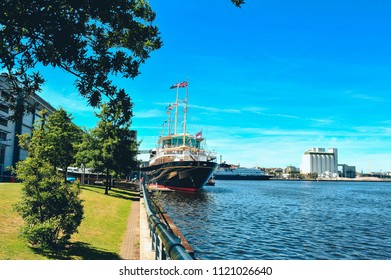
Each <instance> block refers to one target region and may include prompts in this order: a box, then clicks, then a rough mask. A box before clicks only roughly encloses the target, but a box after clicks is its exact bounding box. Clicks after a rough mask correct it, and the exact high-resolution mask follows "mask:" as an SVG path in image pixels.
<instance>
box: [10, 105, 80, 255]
mask: <svg viewBox="0 0 391 280" xmlns="http://www.w3.org/2000/svg"><path fill="white" fill-rule="evenodd" d="M80 137H81V130H80V129H78V128H77V127H76V126H75V125H74V124H73V123H72V122H71V118H70V116H69V115H68V114H67V113H66V112H65V111H64V110H62V109H59V110H58V111H56V112H55V113H53V114H52V115H50V116H49V117H48V118H47V119H46V118H45V112H44V111H43V112H41V115H40V119H39V122H37V123H36V125H35V128H34V131H33V135H32V136H30V135H23V136H21V137H20V142H21V146H22V147H23V148H24V149H26V150H27V151H28V154H29V155H28V157H27V158H26V159H25V160H24V161H20V162H19V163H18V164H17V166H16V174H17V177H18V179H20V180H22V181H23V183H24V187H23V189H22V199H21V201H20V202H19V203H18V204H17V206H16V209H17V211H18V212H19V214H20V215H21V216H22V217H23V219H24V220H25V226H24V227H23V229H22V233H23V235H24V236H25V237H26V238H27V240H28V241H29V242H30V243H31V244H36V245H39V246H41V247H44V248H46V247H48V248H52V247H58V246H61V245H64V243H65V242H66V241H67V240H68V239H69V238H70V236H71V234H72V233H74V232H75V231H76V230H77V227H78V226H79V225H80V223H81V221H82V219H83V205H82V201H81V200H80V199H79V194H80V189H79V186H78V185H77V184H66V183H65V180H64V179H63V178H61V175H60V174H59V173H58V170H57V168H56V166H59V167H62V168H63V169H65V170H66V168H67V167H68V165H69V164H70V162H73V155H74V153H75V150H74V148H73V145H74V143H75V142H77V141H78V140H79V138H80Z"/></svg>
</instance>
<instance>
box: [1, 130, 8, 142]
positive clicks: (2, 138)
mask: <svg viewBox="0 0 391 280" xmlns="http://www.w3.org/2000/svg"><path fill="white" fill-rule="evenodd" d="M6 139H7V132H4V131H0V141H5V140H6Z"/></svg>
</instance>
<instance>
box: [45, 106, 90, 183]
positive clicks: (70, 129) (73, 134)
mask: <svg viewBox="0 0 391 280" xmlns="http://www.w3.org/2000/svg"><path fill="white" fill-rule="evenodd" d="M44 129H45V132H46V133H45V136H44V141H45V142H44V145H45V153H44V155H43V156H45V157H46V159H47V160H48V161H49V162H50V163H51V164H52V165H53V168H54V169H57V168H61V169H62V170H63V172H64V180H66V176H67V169H68V167H69V166H70V165H71V164H72V163H74V162H75V155H76V148H75V145H76V144H77V143H78V142H81V138H82V130H81V129H80V128H79V127H77V126H76V125H75V124H74V123H73V122H72V117H71V115H69V114H67V112H66V111H65V110H64V109H62V108H59V109H58V110H57V111H55V112H54V113H53V114H51V115H49V116H48V119H47V122H46V125H45V126H44Z"/></svg>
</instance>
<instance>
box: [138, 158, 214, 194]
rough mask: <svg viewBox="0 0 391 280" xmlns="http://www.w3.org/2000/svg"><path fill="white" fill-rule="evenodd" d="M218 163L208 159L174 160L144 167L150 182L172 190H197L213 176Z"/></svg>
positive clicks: (143, 169)
mask: <svg viewBox="0 0 391 280" xmlns="http://www.w3.org/2000/svg"><path fill="white" fill-rule="evenodd" d="M216 166H217V163H215V162H206V161H173V162H168V163H163V164H159V165H153V166H149V167H145V168H142V169H141V171H144V172H146V173H147V176H148V180H149V183H150V184H156V185H157V186H158V187H164V188H168V189H172V190H180V191H189V192H196V191H198V190H200V189H202V188H203V187H204V186H205V184H206V182H207V181H208V179H209V178H210V177H211V176H212V173H213V171H214V170H215V168H216Z"/></svg>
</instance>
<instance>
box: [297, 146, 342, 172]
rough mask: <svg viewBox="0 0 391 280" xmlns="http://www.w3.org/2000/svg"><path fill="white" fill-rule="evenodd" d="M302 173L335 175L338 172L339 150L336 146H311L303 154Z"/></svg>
mask: <svg viewBox="0 0 391 280" xmlns="http://www.w3.org/2000/svg"><path fill="white" fill-rule="evenodd" d="M300 173H302V174H314V173H317V174H318V175H327V176H334V175H335V174H338V152H337V149H335V148H330V149H328V150H327V151H326V149H325V148H310V149H308V150H307V151H306V152H305V153H304V155H303V156H302V160H301V165H300Z"/></svg>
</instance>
